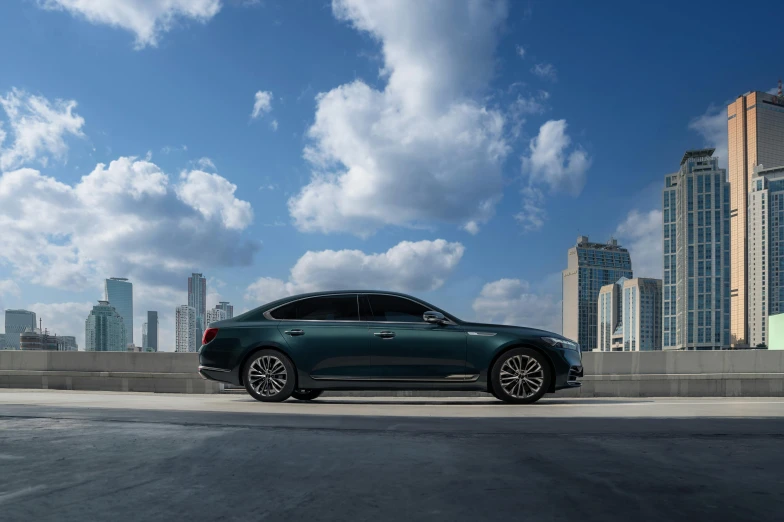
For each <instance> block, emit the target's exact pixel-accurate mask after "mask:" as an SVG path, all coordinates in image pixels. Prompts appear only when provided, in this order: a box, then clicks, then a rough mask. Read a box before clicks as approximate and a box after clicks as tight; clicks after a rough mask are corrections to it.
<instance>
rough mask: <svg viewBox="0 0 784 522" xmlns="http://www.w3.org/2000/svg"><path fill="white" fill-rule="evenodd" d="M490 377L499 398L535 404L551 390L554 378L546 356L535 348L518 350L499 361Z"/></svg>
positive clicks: (505, 400) (512, 401)
mask: <svg viewBox="0 0 784 522" xmlns="http://www.w3.org/2000/svg"><path fill="white" fill-rule="evenodd" d="M490 378H491V380H492V381H491V382H492V385H493V395H495V396H496V397H497V398H498V399H501V400H502V401H504V402H510V403H513V404H531V403H534V402H536V401H538V400H539V399H541V398H542V395H544V394H545V393H546V392H547V390H549V389H550V383H551V381H552V378H553V376H552V372H551V371H550V366H549V365H548V364H547V361H546V360H545V358H544V355H542V354H541V353H539V352H537V351H536V350H532V349H531V348H514V349H512V350H509V351H508V352H506V353H504V354H503V355H501V357H499V358H498V360H497V361H496V362H495V364H494V365H493V368H492V369H491V371H490Z"/></svg>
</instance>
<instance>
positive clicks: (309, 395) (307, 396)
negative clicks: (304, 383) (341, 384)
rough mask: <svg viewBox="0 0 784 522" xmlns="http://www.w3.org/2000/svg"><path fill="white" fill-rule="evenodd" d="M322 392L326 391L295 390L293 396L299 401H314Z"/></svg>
mask: <svg viewBox="0 0 784 522" xmlns="http://www.w3.org/2000/svg"><path fill="white" fill-rule="evenodd" d="M322 393H324V390H294V391H293V392H292V393H291V396H292V397H294V398H295V399H297V400H298V401H312V400H313V399H315V398H317V397H319V396H320V395H321V394H322Z"/></svg>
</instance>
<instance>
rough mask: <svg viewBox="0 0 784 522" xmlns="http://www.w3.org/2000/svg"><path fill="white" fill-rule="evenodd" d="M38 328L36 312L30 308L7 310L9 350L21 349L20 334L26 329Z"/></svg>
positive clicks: (6, 327)
mask: <svg viewBox="0 0 784 522" xmlns="http://www.w3.org/2000/svg"><path fill="white" fill-rule="evenodd" d="M28 328H32V329H33V330H35V329H36V328H38V324H37V323H36V318H35V312H30V311H28V310H6V311H5V347H6V349H9V350H20V349H21V345H20V343H19V335H20V334H23V333H24V332H25V330H27V329H28Z"/></svg>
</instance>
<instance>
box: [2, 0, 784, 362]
mask: <svg viewBox="0 0 784 522" xmlns="http://www.w3.org/2000/svg"><path fill="white" fill-rule="evenodd" d="M220 3H221V5H222V8H221V9H220V10H218V11H216V12H214V13H209V15H208V16H205V18H203V19H199V23H195V21H194V19H193V18H191V17H190V16H189V15H188V14H187V13H183V12H179V11H178V12H177V13H176V14H173V18H172V19H166V20H169V21H172V22H174V21H176V22H177V23H171V24H169V23H156V21H161V20H164V18H160V17H159V16H160V12H157V11H149V10H148V8H147V7H139V6H142V5H143V4H144V5H146V4H145V3H134V5H136V7H134V9H135V11H134V13H135V14H136V15H138V16H135V17H134V19H135V20H147V21H150V23H151V25H150V26H149V27H150V28H152V29H151V32H150V31H147V32H145V31H142V30H141V29H140V28H139V26H133V25H131V26H128V25H126V26H116V25H110V24H109V25H107V24H105V23H103V21H105V20H107V19H108V18H102V17H101V16H85V15H84V13H83V12H82V11H80V10H79V8H74V9H73V10H64V11H58V10H50V9H44V8H42V7H43V4H44V3H42V2H5V3H3V4H2V5H0V43H5V44H6V47H8V48H20V49H22V52H21V54H15V53H11V54H10V55H4V56H2V57H0V70H3V75H2V78H0V100H2V103H0V125H2V129H3V141H2V142H0V173H2V178H0V179H2V180H3V182H2V183H3V187H4V190H3V191H0V208H3V212H5V213H6V214H7V217H8V218H9V219H8V220H7V221H6V222H5V229H4V231H3V235H2V237H3V242H4V243H3V248H1V249H0V258H1V259H2V261H3V262H2V263H0V301H1V303H0V307H2V308H10V309H28V310H32V311H35V312H36V313H38V314H39V315H42V316H44V317H46V318H47V321H48V322H50V324H51V325H52V328H53V329H55V330H56V331H58V332H68V333H77V334H78V332H79V331H80V330H81V329H82V326H81V322H82V321H83V318H84V317H86V316H87V314H88V313H89V312H90V310H91V308H92V305H93V303H94V302H95V301H96V300H97V299H99V298H101V297H102V294H101V293H100V292H101V290H102V286H103V280H104V279H105V278H106V277H112V276H118V277H126V278H128V279H129V280H130V281H132V282H133V285H134V289H133V290H134V295H133V297H134V314H133V318H132V322H133V327H132V328H131V330H132V336H133V338H134V340H135V341H136V342H135V344H140V343H139V342H138V340H139V339H141V328H142V325H143V324H144V322H145V320H146V317H145V313H146V311H148V310H158V311H159V312H160V317H159V324H160V332H159V333H160V338H161V343H160V344H161V348H162V349H171V346H173V343H174V340H175V333H174V322H175V317H174V310H175V309H176V307H177V306H179V305H180V304H184V303H186V302H187V300H185V299H183V298H182V290H183V288H182V286H183V277H187V275H188V274H189V273H192V272H197V273H198V272H203V273H204V274H207V275H208V277H209V280H208V281H207V288H208V292H209V294H210V295H209V296H208V299H207V301H209V302H208V306H213V305H214V303H215V302H220V301H230V302H232V303H234V306H236V307H237V313H240V312H243V311H245V310H248V309H250V308H252V307H254V306H256V305H258V304H259V303H262V302H265V301H268V300H271V299H273V298H275V297H280V296H283V295H289V294H292V293H298V292H303V291H307V290H310V289H321V288H341V287H343V288H345V287H347V286H355V287H368V288H370V287H383V288H390V289H396V290H401V291H406V292H409V293H412V294H415V295H418V296H421V297H422V298H423V299H426V300H428V301H430V302H433V303H434V304H436V305H439V306H444V307H449V308H450V309H451V310H452V311H453V312H454V313H455V314H456V315H458V316H459V317H465V318H468V319H474V318H475V319H478V320H498V321H502V322H517V323H523V322H524V323H526V324H531V325H532V326H539V327H543V328H546V329H551V330H556V331H557V330H559V329H560V326H559V325H561V323H562V317H560V314H561V312H560V310H561V303H560V301H561V287H560V283H561V275H560V271H561V269H562V268H563V250H564V249H565V248H567V247H568V246H569V245H571V244H572V242H573V239H574V238H575V237H577V236H579V235H589V236H590V237H592V238H594V240H597V241H599V242H605V241H606V239H607V238H610V237H615V238H617V239H618V241H619V243H620V244H622V245H624V247H626V248H627V249H628V250H629V251H630V254H631V256H632V258H633V263H634V275H635V276H640V277H661V274H662V259H663V256H662V255H661V245H660V242H659V241H658V239H657V238H658V237H660V233H661V225H660V223H661V212H662V209H661V204H660V203H661V200H660V196H661V179H662V176H663V175H665V174H666V173H668V172H671V170H672V163H673V162H672V158H673V157H677V156H679V155H680V154H681V153H682V151H683V150H686V149H695V148H700V147H712V148H715V149H716V150H717V152H716V156H717V157H718V158H719V163H720V166H721V167H726V166H727V162H728V158H727V156H728V141H727V140H728V138H727V111H726V109H727V106H728V105H729V104H730V103H732V102H733V101H735V100H736V99H737V97H738V95H739V94H740V93H745V92H749V91H754V90H758V91H761V92H770V91H774V92H775V87H776V81H777V80H778V78H779V77H780V76H781V74H782V73H781V71H779V70H778V65H777V64H778V63H779V60H778V56H777V54H776V48H777V45H778V43H777V40H776V38H775V34H776V32H775V25H774V23H773V21H772V20H769V19H767V18H765V19H762V20H754V21H752V20H740V21H737V20H736V21H733V23H732V24H730V21H729V19H728V17H726V15H723V14H722V11H723V10H722V9H717V8H716V7H715V3H708V2H691V3H689V4H688V5H685V6H682V9H681V10H680V11H679V17H672V16H671V14H670V13H666V12H664V11H666V10H663V12H654V13H648V14H647V16H648V18H647V19H648V20H649V21H650V26H651V27H655V28H656V29H655V31H653V30H651V29H641V28H633V27H630V25H629V24H628V23H626V19H625V18H624V15H623V13H621V12H620V11H619V10H615V9H611V8H609V6H606V5H600V6H593V11H592V12H591V13H592V16H596V17H598V18H599V19H600V20H601V22H602V23H601V24H600V25H601V30H602V34H603V35H605V37H604V38H603V39H602V41H601V42H599V41H596V39H590V38H582V37H584V36H587V35H586V34H585V31H587V30H588V27H587V26H586V25H584V24H580V23H578V20H582V19H583V18H584V17H581V16H579V14H580V12H581V10H583V9H585V8H584V7H583V6H580V5H576V6H574V9H575V10H576V11H577V13H576V14H577V15H578V16H573V17H564V16H562V12H561V10H560V9H559V8H558V7H557V6H556V5H548V4H547V3H540V4H537V5H534V6H529V5H526V3H524V2H523V3H521V2H489V1H488V2H480V3H479V4H480V5H479V7H477V9H478V11H477V12H474V13H473V15H472V16H478V17H479V18H478V19H481V20H483V23H481V24H476V23H472V21H471V20H470V19H469V18H470V17H469V16H467V14H466V11H465V10H464V9H463V7H461V6H463V4H461V3H460V2H444V3H428V2H419V3H418V2H412V3H410V4H406V3H405V2H400V3H397V2H394V3H392V4H390V5H389V6H388V7H387V8H385V9H384V10H381V8H380V7H373V8H368V9H367V10H352V9H341V8H340V6H341V5H349V3H350V0H344V3H340V2H338V3H335V4H334V6H333V7H332V8H330V7H329V6H327V8H326V9H323V8H322V7H324V6H319V7H318V8H317V7H316V6H313V5H310V4H308V3H305V4H303V5H302V6H299V7H295V6H293V5H290V3H287V2H283V3H280V5H275V6H271V5H269V4H271V3H270V2H266V4H268V5H266V6H261V5H257V6H255V7H251V6H246V5H244V4H249V2H231V3H230V2H225V1H223V2H220ZM272 3H275V2H272ZM47 4H48V3H47ZM137 4H138V5H137ZM235 4H236V5H235ZM239 4H243V5H239ZM400 5H406V6H407V9H408V11H407V12H408V13H409V15H411V18H413V19H415V20H417V22H418V23H417V24H415V26H413V27H412V30H411V31H400V30H399V28H400V25H399V24H400V23H402V22H403V21H404V20H407V19H409V18H408V15H405V14H404V12H405V11H404V10H403V9H401V8H400V7H399V6H400ZM272 13H274V15H273V14H272ZM684 18H685V19H694V20H697V19H699V20H700V23H701V24H705V26H706V27H711V28H712V30H711V31H710V32H708V33H706V34H702V35H700V36H699V37H697V35H695V34H689V35H684V36H683V37H682V38H679V39H677V40H678V41H675V40H676V39H672V40H671V41H667V42H660V43H659V44H657V45H651V42H653V41H660V38H658V35H659V34H661V32H662V31H664V32H672V33H673V34H680V33H681V29H682V26H681V23H680V21H679V20H682V19H684ZM276 20H279V21H281V22H283V25H282V26H278V25H276V24H275V21H276ZM436 20H449V24H444V25H441V24H438V23H435V22H434V21H436ZM180 22H181V23H180ZM382 22H383V23H382ZM234 24H240V25H241V26H242V27H247V28H251V27H256V28H259V27H264V28H267V29H269V30H267V29H265V30H259V31H247V32H248V33H249V34H250V35H251V36H249V37H248V38H247V39H245V40H243V41H240V40H239V38H238V36H239V35H238V34H236V33H234V32H227V31H226V27H231V26H233V25H234ZM242 24H247V25H242ZM297 24H307V26H308V27H309V35H310V36H311V37H312V39H313V40H314V41H319V42H324V44H323V45H313V43H312V41H311V40H307V41H300V40H299V39H296V38H295V37H294V36H293V35H292V33H291V32H290V31H288V30H286V29H287V28H290V27H293V26H297ZM451 29H453V30H451ZM553 31H564V32H565V34H575V35H578V37H581V39H582V40H585V41H586V42H587V43H586V44H585V45H581V46H577V48H575V46H574V45H569V44H568V43H566V42H563V41H560V40H558V39H555V40H558V41H553V40H554V39H553V38H552V34H553ZM743 31H747V32H749V33H753V34H755V39H754V42H753V46H752V43H751V42H750V41H743V42H735V41H730V40H731V39H729V38H726V35H727V34H741V33H742V32H743ZM35 35H39V36H38V37H36V36H35ZM618 41H624V42H628V44H627V45H621V46H619V45H610V44H608V42H618ZM216 48H217V49H222V50H223V51H224V52H225V56H229V57H230V60H229V61H228V62H227V61H226V60H224V58H225V56H216V55H215V54H214V53H211V52H208V50H209V49H216ZM389 49H400V50H401V53H400V54H397V53H391V54H390V53H388V52H387V51H388V50H389ZM413 49H417V50H419V51H417V52H413V51H412V50H413ZM85 50H88V52H85ZM91 50H96V52H98V51H100V52H99V53H98V54H99V55H100V57H95V59H96V60H98V62H95V61H94V60H92V59H87V58H86V57H87V56H92V54H90V51H91ZM273 50H274V51H273ZM428 50H432V54H431V53H429V52H427V51H428ZM706 56H734V57H737V56H739V57H742V58H741V59H737V60H734V61H732V62H731V63H732V66H731V67H727V68H724V67H714V68H709V67H706V68H705V69H704V71H703V72H701V73H700V74H692V75H690V77H689V86H688V88H678V89H675V88H673V87H672V82H671V81H665V80H664V79H665V78H669V77H671V71H673V70H684V71H695V70H696V68H697V65H696V64H700V63H704V60H705V57H706ZM195 63H199V64H202V66H203V67H206V68H209V69H211V70H216V71H219V72H220V74H218V75H216V76H214V77H213V76H211V77H210V78H209V79H208V80H207V81H205V82H192V81H189V80H190V79H191V78H192V71H189V70H186V69H187V65H186V64H195ZM248 63H251V64H253V65H252V66H247V67H246V66H242V67H240V66H238V64H248ZM292 63H296V64H301V66H299V67H292V66H291V64H292ZM593 63H595V64H596V65H597V66H596V67H587V66H586V64H593ZM34 64H35V65H34ZM166 64H180V65H181V67H175V68H174V69H172V68H171V67H168V66H166ZM66 65H67V67H69V74H62V67H64V66H66ZM617 70H623V71H625V73H624V74H623V75H620V76H618V75H613V74H609V71H617ZM58 71H59V72H58ZM379 71H383V74H379ZM412 71H429V72H432V74H426V75H421V76H419V75H413V74H412ZM164 76H165V77H167V78H168V79H169V80H170V81H169V82H165V83H163V84H161V83H159V82H150V81H149V79H150V78H160V77H164ZM117 77H127V79H126V81H125V82H122V83H120V84H118V83H117V82H110V81H108V79H109V78H117ZM77 78H78V79H79V80H78V81H76V79H77ZM216 100H222V101H221V102H220V103H218V102H217V101H216ZM195 107H198V108H199V110H198V111H195V110H194V108H195ZM39 109H40V110H39ZM197 113H198V117H197V116H196V114H197ZM27 124H29V125H30V127H26V126H25V125H27ZM25 129H40V130H41V134H38V133H30V134H27V133H25ZM17 131H19V132H17ZM19 136H29V137H30V138H31V140H32V141H30V142H27V141H25V140H21V139H19ZM632 136H633V138H632ZM463 140H466V141H463ZM23 145H29V147H27V146H23ZM358 151H362V153H361V154H360V153H358ZM774 166H775V165H774ZM20 201H25V202H26V204H25V205H21V204H19V202H20ZM499 245H502V246H503V253H501V252H497V250H498V246H499ZM532 252H535V253H536V254H535V255H531V253H532ZM357 267H362V269H361V270H357ZM448 305H454V306H451V307H450V306H448ZM205 313H206V311H205ZM129 322H130V321H129Z"/></svg>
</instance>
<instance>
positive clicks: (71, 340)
mask: <svg viewBox="0 0 784 522" xmlns="http://www.w3.org/2000/svg"><path fill="white" fill-rule="evenodd" d="M55 341H56V342H57V350H58V351H61V352H76V351H78V350H79V345H78V344H76V337H74V336H72V335H58V336H55Z"/></svg>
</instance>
